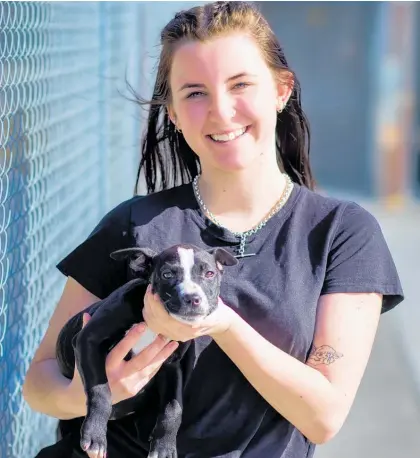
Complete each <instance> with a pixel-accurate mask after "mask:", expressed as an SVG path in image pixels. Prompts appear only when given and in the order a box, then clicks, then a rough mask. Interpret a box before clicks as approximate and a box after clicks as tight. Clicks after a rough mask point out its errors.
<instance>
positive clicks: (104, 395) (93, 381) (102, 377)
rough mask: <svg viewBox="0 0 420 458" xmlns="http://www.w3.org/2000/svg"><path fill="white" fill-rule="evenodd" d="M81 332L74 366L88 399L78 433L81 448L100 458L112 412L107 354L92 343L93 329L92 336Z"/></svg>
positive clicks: (93, 337)
mask: <svg viewBox="0 0 420 458" xmlns="http://www.w3.org/2000/svg"><path fill="white" fill-rule="evenodd" d="M84 331H85V330H84V329H83V330H82V331H81V332H80V333H79V335H78V336H77V338H76V343H75V359H76V364H77V368H78V370H79V373H80V376H81V378H82V381H83V385H84V388H85V392H86V398H87V415H86V418H85V420H84V421H83V425H82V428H81V432H80V436H81V437H80V446H81V447H82V449H83V450H85V451H91V452H97V453H98V455H99V456H100V457H102V456H105V453H106V448H107V443H106V431H107V424H108V420H109V417H110V415H111V411H112V398H111V390H110V388H109V385H108V380H107V376H106V371H105V363H106V356H107V351H106V349H104V348H103V342H98V341H97V340H96V339H95V334H94V333H92V329H91V330H90V331H91V332H84ZM101 343H102V345H101ZM101 347H102V348H101Z"/></svg>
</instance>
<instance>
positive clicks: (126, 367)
mask: <svg viewBox="0 0 420 458" xmlns="http://www.w3.org/2000/svg"><path fill="white" fill-rule="evenodd" d="M89 319H90V316H89V314H87V313H85V314H84V315H83V326H85V325H86V323H87V322H88V321H89ZM145 330H146V325H145V323H141V324H138V325H136V326H134V327H133V328H132V329H131V330H130V331H129V332H128V333H127V335H126V336H125V337H124V338H123V339H122V340H121V341H120V342H119V343H118V344H117V345H116V346H115V347H114V348H113V349H112V350H111V351H110V353H109V354H108V356H107V359H106V366H105V367H106V374H107V377H108V383H109V386H110V389H111V393H112V403H113V404H116V403H117V402H120V401H123V400H125V399H128V398H131V397H133V396H135V395H136V394H137V393H138V392H139V391H140V390H141V389H143V388H144V386H145V385H147V383H148V382H149V381H150V380H151V379H152V378H153V376H154V375H155V374H156V372H157V371H158V370H159V369H160V367H161V366H162V364H163V363H164V362H165V361H166V360H167V359H168V358H169V356H171V355H172V353H173V352H174V351H175V350H176V348H177V347H178V343H177V342H169V343H168V341H167V339H165V338H164V337H162V336H158V337H157V338H156V339H155V340H154V341H153V342H152V343H151V344H149V345H148V346H147V347H146V348H144V349H143V350H142V351H141V352H140V353H139V354H137V355H136V356H134V357H133V358H132V359H131V360H130V361H125V360H124V357H125V356H126V355H127V354H128V352H129V351H130V350H131V349H132V348H133V346H134V345H135V343H136V342H137V340H138V339H139V338H140V336H141V335H142V333H143V332H144V331H145ZM69 391H70V392H71V393H73V394H74V395H76V396H77V395H78V394H80V393H81V392H83V391H84V389H83V384H82V381H81V378H80V374H79V372H78V371H77V369H76V370H75V373H74V377H73V380H72V382H71V384H70V386H69Z"/></svg>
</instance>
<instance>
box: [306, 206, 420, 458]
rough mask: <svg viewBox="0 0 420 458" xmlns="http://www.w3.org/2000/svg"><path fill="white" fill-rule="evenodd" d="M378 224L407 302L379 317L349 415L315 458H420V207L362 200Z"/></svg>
mask: <svg viewBox="0 0 420 458" xmlns="http://www.w3.org/2000/svg"><path fill="white" fill-rule="evenodd" d="M359 203H360V204H361V205H362V206H364V207H365V208H366V209H368V210H369V211H371V212H372V213H373V214H374V215H375V216H376V217H377V218H378V221H379V222H380V224H381V226H382V229H383V232H384V234H385V237H386V239H387V242H388V244H389V246H390V249H391V252H392V254H393V256H394V259H395V263H396V265H397V269H398V271H399V274H400V277H401V281H402V284H403V288H404V292H405V296H406V299H405V301H404V302H403V303H402V304H400V305H399V306H398V307H397V308H396V309H394V310H392V311H390V312H388V313H387V314H385V315H383V316H382V318H381V322H380V326H379V330H378V335H377V339H376V342H375V345H374V348H373V352H372V355H371V358H370V361H369V364H368V368H367V370H366V374H365V377H364V379H363V381H362V383H361V386H360V389H359V392H358V394H357V397H356V400H355V403H354V405H353V408H352V410H351V412H350V415H349V417H348V419H347V421H346V423H345V424H344V426H343V428H342V430H341V431H340V432H339V434H338V435H337V436H336V437H335V438H334V439H333V440H332V441H330V442H329V443H327V444H325V445H322V446H319V447H318V449H317V451H316V453H315V458H419V457H420V356H419V353H418V348H420V336H419V334H418V331H419V329H420V304H419V300H418V296H419V293H418V286H419V285H420V243H419V242H420V208H419V207H418V206H415V205H409V206H408V207H407V208H405V209H404V210H401V211H397V212H390V211H388V210H386V209H385V208H384V207H383V206H380V205H378V204H373V203H368V202H359Z"/></svg>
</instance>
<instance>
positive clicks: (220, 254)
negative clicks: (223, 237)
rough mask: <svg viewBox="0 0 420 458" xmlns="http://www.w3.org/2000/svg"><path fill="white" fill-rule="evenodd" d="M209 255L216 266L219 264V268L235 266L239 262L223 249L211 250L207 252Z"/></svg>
mask: <svg viewBox="0 0 420 458" xmlns="http://www.w3.org/2000/svg"><path fill="white" fill-rule="evenodd" d="M209 253H211V254H212V255H213V256H214V259H215V260H216V263H217V265H218V266H219V264H220V265H221V266H236V264H238V262H239V261H238V260H237V259H236V258H235V256H233V254H230V253H229V252H228V251H226V250H225V249H223V248H212V249H211V250H209Z"/></svg>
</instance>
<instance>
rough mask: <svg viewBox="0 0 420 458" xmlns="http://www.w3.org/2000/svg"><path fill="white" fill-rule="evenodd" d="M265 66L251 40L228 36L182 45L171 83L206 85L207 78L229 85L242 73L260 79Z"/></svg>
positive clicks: (178, 50) (241, 36) (174, 64)
mask: <svg viewBox="0 0 420 458" xmlns="http://www.w3.org/2000/svg"><path fill="white" fill-rule="evenodd" d="M264 65H265V62H264V60H263V59H262V56H261V54H260V50H259V48H258V46H257V45H256V43H255V42H254V41H253V39H252V38H250V37H248V36H246V35H229V36H226V37H220V38H216V39H213V40H210V41H207V42H198V41H193V42H187V43H185V44H182V45H181V46H180V47H179V48H178V49H177V50H176V51H175V54H174V56H173V60H172V69H171V79H172V82H173V83H174V84H175V85H179V86H182V85H183V84H185V83H197V82H203V81H202V80H206V79H208V78H210V79H211V80H212V81H214V79H215V78H216V79H217V80H218V79H220V80H221V81H226V80H227V79H228V78H231V77H232V76H235V75H238V74H240V73H247V74H249V75H254V76H258V74H259V72H261V70H262V68H261V66H264ZM175 90H177V88H175Z"/></svg>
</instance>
